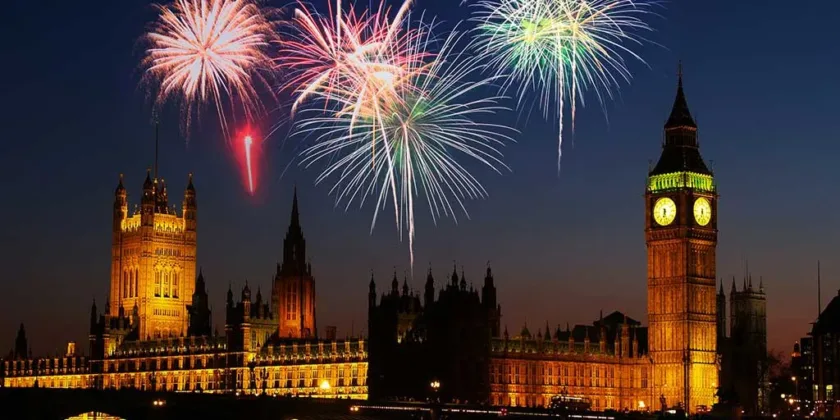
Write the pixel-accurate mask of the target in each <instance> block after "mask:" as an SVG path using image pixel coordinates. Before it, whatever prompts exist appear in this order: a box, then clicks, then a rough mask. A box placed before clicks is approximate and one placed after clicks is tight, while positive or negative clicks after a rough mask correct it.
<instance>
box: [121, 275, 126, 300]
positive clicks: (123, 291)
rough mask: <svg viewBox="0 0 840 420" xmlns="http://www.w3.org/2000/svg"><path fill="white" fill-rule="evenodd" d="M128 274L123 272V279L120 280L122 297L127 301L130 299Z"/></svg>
mask: <svg viewBox="0 0 840 420" xmlns="http://www.w3.org/2000/svg"><path fill="white" fill-rule="evenodd" d="M127 274H128V273H126V272H125V271H123V273H122V278H121V279H120V283H122V297H123V299H125V298H126V297H128V275H127Z"/></svg>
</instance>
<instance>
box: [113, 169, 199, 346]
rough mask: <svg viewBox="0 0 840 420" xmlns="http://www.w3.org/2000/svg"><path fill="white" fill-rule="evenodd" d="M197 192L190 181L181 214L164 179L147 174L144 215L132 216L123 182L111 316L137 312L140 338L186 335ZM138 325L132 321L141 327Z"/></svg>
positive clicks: (116, 220) (119, 195)
mask: <svg viewBox="0 0 840 420" xmlns="http://www.w3.org/2000/svg"><path fill="white" fill-rule="evenodd" d="M197 210H198V208H197V205H196V199H195V187H194V186H193V183H192V175H190V176H189V180H188V184H187V188H186V190H185V192H184V202H183V205H182V208H181V212H180V214H179V212H178V211H177V210H176V209H175V208H174V206H173V207H170V206H169V203H168V193H167V190H166V184H165V182H164V181H163V179H161V180H158V179H154V180H153V179H152V177H151V171H147V173H146V181H145V182H144V183H143V195H142V197H141V201H140V210H139V211H135V212H134V213H133V214H131V215H129V211H128V193H127V191H126V188H125V186H124V185H123V177H122V175H120V182H119V184H118V185H117V189H116V192H115V199H114V220H113V228H112V240H113V242H112V246H111V288H110V294H109V302H108V303H109V305H108V312H109V313H108V315H110V316H112V317H116V316H118V315H119V314H120V310H121V309H122V310H123V311H124V313H131V314H132V315H131V317H134V315H133V310H132V309H133V308H134V307H135V306H137V316H138V317H139V318H140V319H139V323H140V331H139V334H140V338H142V339H146V338H149V337H151V338H154V337H168V336H175V337H177V336H182V335H184V334H185V333H186V332H187V324H188V321H189V314H188V313H187V309H186V306H187V305H188V304H190V303H191V301H192V295H193V292H194V288H195V278H196V277H195V274H196V273H195V256H196V212H197ZM136 321H138V320H132V323H133V322H136Z"/></svg>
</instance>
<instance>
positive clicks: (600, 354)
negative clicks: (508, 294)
mask: <svg viewBox="0 0 840 420" xmlns="http://www.w3.org/2000/svg"><path fill="white" fill-rule="evenodd" d="M490 360H491V362H490V384H491V385H490V387H491V388H490V402H491V403H492V404H494V405H504V406H508V405H509V406H526V407H545V406H547V405H548V404H549V402H550V401H551V398H552V397H554V396H558V395H561V396H570V397H581V398H586V399H587V400H588V401H589V403H590V404H591V407H592V409H594V410H597V411H602V410H607V409H613V410H623V409H628V410H643V411H644V410H647V409H648V408H651V407H656V401H658V399H659V396H658V395H655V394H654V388H653V387H652V386H651V385H652V384H651V383H650V377H651V371H652V368H653V365H652V363H651V360H650V358H648V357H647V328H644V327H642V326H641V324H640V323H639V322H638V321H636V320H633V319H631V318H628V317H627V316H626V315H624V314H622V313H620V312H613V313H612V314H610V315H608V316H607V317H601V318H600V319H599V320H597V321H595V322H594V323H593V324H592V325H575V326H574V328H569V327H568V325H567V326H566V329H565V330H564V329H561V328H560V327H557V329H556V330H555V331H554V332H553V333H552V331H551V330H550V329H549V326H548V325H546V327H545V333H544V334H543V332H542V331H538V332H537V333H536V335H534V334H532V333H531V332H530V331H529V330H528V328H527V327H523V328H522V331H521V332H520V333H519V334H518V335H517V336H514V337H509V335H508V332H507V329H505V332H504V334H503V337H501V338H494V339H493V341H492V351H491V359H490Z"/></svg>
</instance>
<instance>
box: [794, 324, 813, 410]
mask: <svg viewBox="0 0 840 420" xmlns="http://www.w3.org/2000/svg"><path fill="white" fill-rule="evenodd" d="M790 368H791V371H792V373H793V376H792V378H791V379H793V384H794V385H795V386H796V395H794V398H795V399H796V400H798V402H799V404H798V405H797V407H800V410H801V411H803V412H805V413H810V412H811V411H812V410H813V409H814V338H813V337H802V338H800V339H799V341H798V342H797V343H796V344H794V345H793V352H792V353H791V355H790Z"/></svg>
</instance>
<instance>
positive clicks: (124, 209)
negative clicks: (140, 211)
mask: <svg viewBox="0 0 840 420" xmlns="http://www.w3.org/2000/svg"><path fill="white" fill-rule="evenodd" d="M127 217H128V193H127V192H126V190H125V186H124V185H123V174H120V181H119V183H118V184H117V189H116V190H115V191H114V226H113V228H114V232H119V231H120V230H121V229H122V221H123V220H125V219H126V218H127ZM114 240H115V241H116V240H117V238H116V237H115V238H114Z"/></svg>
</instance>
